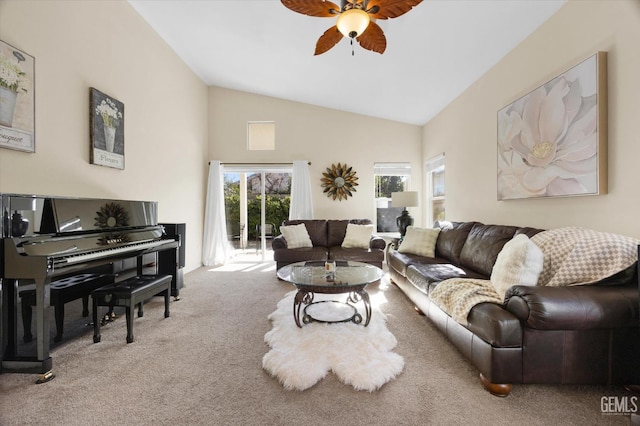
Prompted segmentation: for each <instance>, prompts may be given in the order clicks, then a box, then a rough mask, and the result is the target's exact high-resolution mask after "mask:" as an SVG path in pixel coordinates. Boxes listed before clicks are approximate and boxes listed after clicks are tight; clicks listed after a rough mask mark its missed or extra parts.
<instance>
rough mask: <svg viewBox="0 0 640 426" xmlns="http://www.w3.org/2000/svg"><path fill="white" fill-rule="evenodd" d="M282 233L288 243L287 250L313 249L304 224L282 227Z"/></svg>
mask: <svg viewBox="0 0 640 426" xmlns="http://www.w3.org/2000/svg"><path fill="white" fill-rule="evenodd" d="M280 232H282V235H283V236H284V239H285V240H286V241H287V248H301V247H313V244H311V238H309V232H307V227H306V226H305V225H304V223H300V224H298V225H286V226H281V227H280Z"/></svg>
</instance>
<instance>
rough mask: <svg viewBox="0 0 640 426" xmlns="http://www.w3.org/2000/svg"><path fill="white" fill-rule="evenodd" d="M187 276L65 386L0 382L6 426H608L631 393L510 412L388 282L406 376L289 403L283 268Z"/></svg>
mask: <svg viewBox="0 0 640 426" xmlns="http://www.w3.org/2000/svg"><path fill="white" fill-rule="evenodd" d="M236 269H237V270H235V271H233V272H224V271H217V272H216V271H215V270H210V269H208V268H200V269H198V270H196V271H193V272H191V273H189V274H186V275H185V286H186V287H185V288H184V289H183V290H182V293H181V296H182V299H181V300H180V301H177V302H173V301H172V302H171V316H170V317H169V318H166V319H165V318H163V315H162V311H163V302H162V298H155V299H154V300H152V301H151V302H149V303H148V304H146V305H145V315H144V317H143V318H136V319H135V326H134V332H135V337H136V341H135V342H133V343H131V344H126V343H125V335H126V324H125V321H124V318H122V319H119V320H117V321H115V322H113V323H111V324H109V325H107V326H105V327H103V329H102V341H101V342H100V343H98V344H94V343H93V342H92V330H91V329H90V328H86V330H85V331H84V332H83V334H81V335H79V336H76V337H74V338H72V339H71V338H69V339H68V340H65V341H64V342H63V343H61V344H59V345H57V346H56V347H55V348H54V349H53V351H52V356H53V365H54V372H55V373H56V375H57V377H56V378H55V379H54V380H53V381H51V382H49V383H46V384H42V385H35V384H34V380H35V376H33V375H25V374H11V373H10V374H1V375H0V425H3V426H9V425H36V424H47V425H83V426H84V425H109V426H113V425H123V424H131V425H152V424H153V425H174V426H175V425H391V424H394V425H418V424H420V425H431V424H433V425H462V424H474V425H513V424H524V425H549V424H562V425H601V424H629V422H630V420H629V417H628V416H626V417H625V416H603V415H602V414H601V408H600V407H601V404H600V401H601V398H602V397H603V396H625V395H629V393H628V392H627V391H625V390H624V389H622V388H620V387H604V386H543V385H516V386H514V389H513V392H512V393H511V395H510V396H509V397H508V398H497V397H494V396H491V395H490V394H489V393H487V392H486V391H484V390H483V389H482V387H481V385H480V383H479V380H478V371H477V370H476V369H475V368H473V366H471V365H470V364H469V363H468V362H467V361H466V360H465V359H464V358H463V357H462V356H461V355H460V354H459V353H458V351H457V350H456V349H455V348H454V347H453V346H452V345H451V344H450V343H449V342H448V341H447V340H446V339H445V338H444V337H443V336H442V334H441V333H440V332H439V331H438V330H437V329H436V328H435V327H434V326H432V325H431V324H430V322H429V320H427V319H426V318H424V317H420V316H418V315H417V314H416V313H415V312H414V311H413V306H412V304H411V303H410V302H409V301H408V300H407V299H406V297H405V296H404V295H403V294H402V292H401V291H400V290H399V289H397V288H396V287H395V286H393V285H388V281H386V280H384V281H383V283H382V284H381V285H380V286H374V287H371V288H370V289H369V292H370V294H371V295H372V299H374V300H375V301H376V302H375V303H377V304H378V305H379V306H380V308H381V309H382V310H383V312H385V314H386V315H387V327H388V328H389V330H390V331H391V332H392V333H393V334H394V336H395V337H396V339H397V341H398V344H397V346H396V347H395V348H394V351H395V352H397V353H398V354H400V355H401V356H402V357H403V358H404V360H405V366H404V371H403V372H402V374H400V375H399V376H398V377H397V378H396V379H395V380H393V381H391V382H389V383H387V384H385V385H384V386H383V387H382V388H381V389H380V390H378V391H375V392H372V393H369V392H361V391H356V390H354V389H353V388H352V387H350V386H345V385H344V384H343V383H341V382H340V381H339V380H338V379H337V378H336V377H335V376H334V375H328V376H327V377H326V378H325V379H323V380H322V381H320V382H318V383H317V384H316V385H315V386H313V387H311V388H309V389H307V390H305V391H288V390H286V389H284V388H283V386H282V385H281V384H280V383H278V381H277V380H276V379H274V378H273V377H272V376H270V375H269V374H268V373H267V372H266V371H264V370H263V368H262V358H263V356H264V355H265V354H266V353H267V352H268V351H269V347H268V345H267V344H266V343H265V342H264V335H265V333H267V331H269V330H270V328H271V323H270V321H269V320H268V319H267V316H268V315H269V314H270V313H271V312H273V311H274V309H275V308H276V305H277V303H278V301H279V300H280V299H282V298H283V296H284V295H285V294H286V293H287V292H289V291H291V290H292V289H293V288H292V287H291V285H290V284H287V283H285V282H281V281H278V280H277V279H276V278H275V272H274V270H273V266H272V265H269V267H265V268H264V269H261V268H260V267H255V266H251V265H247V266H246V267H244V268H243V267H238V268H236Z"/></svg>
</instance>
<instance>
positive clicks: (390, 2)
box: [283, 0, 422, 19]
mask: <svg viewBox="0 0 640 426" xmlns="http://www.w3.org/2000/svg"><path fill="white" fill-rule="evenodd" d="M283 1H284V0H283ZM420 3H422V0H369V3H368V4H367V13H369V16H371V17H372V18H373V19H387V18H397V17H398V16H400V15H404V14H405V13H407V12H408V11H410V10H411V9H413V7H414V6H417V5H419V4H420Z"/></svg>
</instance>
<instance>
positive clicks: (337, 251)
mask: <svg viewBox="0 0 640 426" xmlns="http://www.w3.org/2000/svg"><path fill="white" fill-rule="evenodd" d="M329 260H351V261H354V262H366V263H371V264H375V265H376V266H379V267H382V262H383V261H384V251H382V250H363V249H361V248H344V247H340V246H336V247H331V248H329Z"/></svg>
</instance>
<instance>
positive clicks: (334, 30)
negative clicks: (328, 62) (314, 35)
mask: <svg viewBox="0 0 640 426" xmlns="http://www.w3.org/2000/svg"><path fill="white" fill-rule="evenodd" d="M365 32H366V31H365ZM363 35H364V34H363ZM340 40H342V33H341V32H340V31H338V27H337V26H336V25H334V26H333V27H331V28H329V29H328V30H327V31H325V32H324V34H322V35H321V36H320V38H319V39H318V42H317V43H316V51H315V53H314V55H322V54H323V53H324V52H326V51H327V50H329V49H331V48H332V47H333V46H335V45H336V44H338V42H339V41H340Z"/></svg>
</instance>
